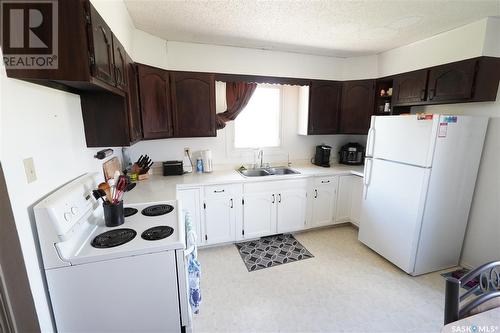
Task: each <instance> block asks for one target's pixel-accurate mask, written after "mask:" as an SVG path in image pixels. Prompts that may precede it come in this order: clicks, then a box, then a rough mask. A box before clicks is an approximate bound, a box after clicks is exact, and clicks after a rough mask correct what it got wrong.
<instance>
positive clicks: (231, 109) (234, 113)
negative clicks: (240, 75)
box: [216, 82, 257, 130]
mask: <svg viewBox="0 0 500 333" xmlns="http://www.w3.org/2000/svg"><path fill="white" fill-rule="evenodd" d="M256 88H257V83H247V82H227V83H226V104H227V110H226V111H224V112H222V113H218V114H217V115H216V123H217V129H218V130H219V129H222V128H224V127H226V123H227V122H229V121H232V120H235V119H236V117H238V115H239V114H240V112H241V111H243V109H244V108H245V106H247V104H248V101H249V100H250V97H252V95H253V92H254V91H255V89H256Z"/></svg>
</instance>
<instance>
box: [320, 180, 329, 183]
mask: <svg viewBox="0 0 500 333" xmlns="http://www.w3.org/2000/svg"><path fill="white" fill-rule="evenodd" d="M329 182H330V181H329V180H322V181H321V184H327V183H329Z"/></svg>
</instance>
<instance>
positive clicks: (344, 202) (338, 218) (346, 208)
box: [335, 176, 355, 223]
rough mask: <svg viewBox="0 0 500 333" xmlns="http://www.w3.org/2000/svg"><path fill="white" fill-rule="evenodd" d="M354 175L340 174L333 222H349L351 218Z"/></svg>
mask: <svg viewBox="0 0 500 333" xmlns="http://www.w3.org/2000/svg"><path fill="white" fill-rule="evenodd" d="M354 177H355V176H341V177H340V179H339V192H338V198H337V213H336V215H335V223H344V222H350V220H351V197H352V186H353V178H354Z"/></svg>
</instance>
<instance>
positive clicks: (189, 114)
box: [170, 72, 216, 137]
mask: <svg viewBox="0 0 500 333" xmlns="http://www.w3.org/2000/svg"><path fill="white" fill-rule="evenodd" d="M170 81H171V91H172V113H173V124H174V136H175V137H199V136H216V131H215V77H214V75H213V74H205V73H189V72H171V73H170Z"/></svg>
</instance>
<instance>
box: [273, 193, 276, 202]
mask: <svg viewBox="0 0 500 333" xmlns="http://www.w3.org/2000/svg"><path fill="white" fill-rule="evenodd" d="M275 201H276V198H275V196H274V194H273V202H272V203H274V202H275Z"/></svg>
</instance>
